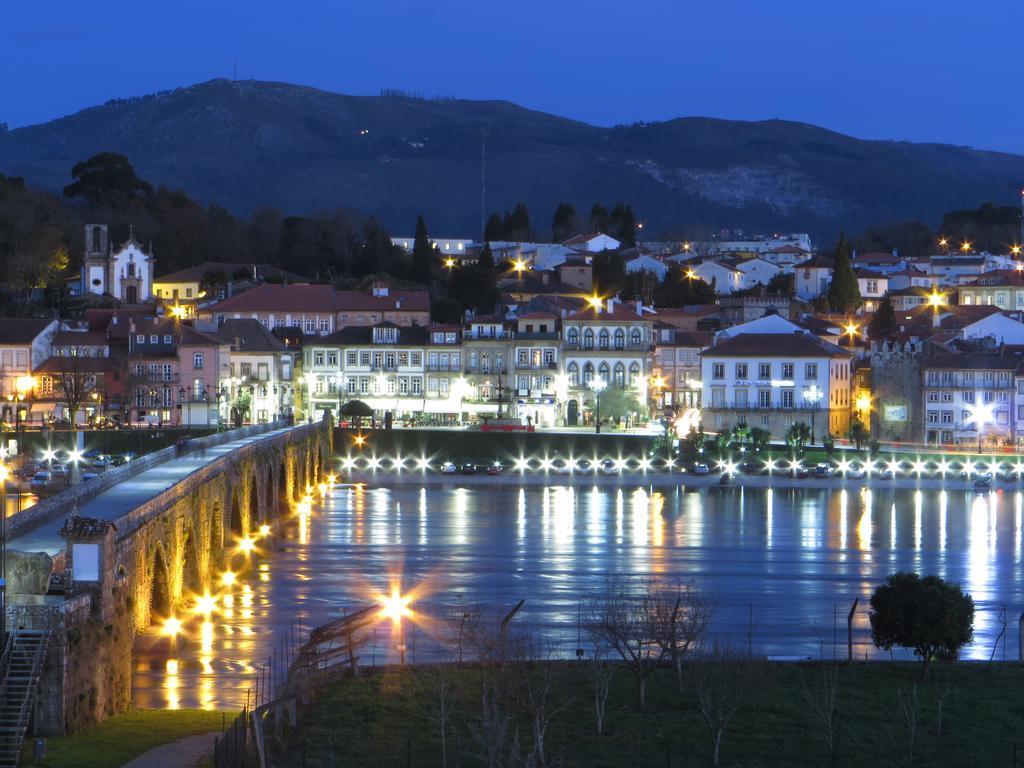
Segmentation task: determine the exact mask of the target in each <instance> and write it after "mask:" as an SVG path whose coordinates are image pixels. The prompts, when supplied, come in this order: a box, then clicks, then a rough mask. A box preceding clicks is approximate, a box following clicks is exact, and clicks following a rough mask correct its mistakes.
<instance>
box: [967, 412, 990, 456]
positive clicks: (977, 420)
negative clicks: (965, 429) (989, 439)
mask: <svg viewBox="0 0 1024 768" xmlns="http://www.w3.org/2000/svg"><path fill="white" fill-rule="evenodd" d="M992 422H993V418H992V404H991V403H975V404H974V405H969V406H967V423H968V424H974V428H975V429H976V430H978V453H981V439H982V437H983V434H984V431H985V427H986V426H988V425H989V424H991V423H992Z"/></svg>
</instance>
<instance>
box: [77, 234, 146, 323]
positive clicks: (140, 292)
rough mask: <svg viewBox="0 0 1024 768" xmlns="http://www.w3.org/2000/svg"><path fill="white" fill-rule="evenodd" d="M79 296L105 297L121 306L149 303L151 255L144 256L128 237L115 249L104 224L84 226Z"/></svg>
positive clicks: (135, 243) (142, 250)
mask: <svg viewBox="0 0 1024 768" xmlns="http://www.w3.org/2000/svg"><path fill="white" fill-rule="evenodd" d="M82 293H83V294H85V293H94V294H97V295H100V296H102V295H104V294H107V295H109V296H113V297H114V298H115V299H117V300H118V301H120V302H122V303H123V304H142V303H145V302H148V301H150V299H151V298H152V296H153V254H152V253H147V252H146V251H145V250H144V249H143V248H142V246H141V245H139V243H137V242H136V241H135V238H134V237H133V236H132V235H129V236H128V240H127V241H125V242H124V243H122V244H121V247H120V248H118V249H116V250H115V249H113V248H112V247H111V245H110V237H109V234H108V230H107V225H106V224H86V225H85V256H84V258H83V260H82Z"/></svg>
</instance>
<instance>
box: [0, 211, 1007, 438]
mask: <svg viewBox="0 0 1024 768" xmlns="http://www.w3.org/2000/svg"><path fill="white" fill-rule="evenodd" d="M394 242H395V243H396V244H398V245H401V246H402V247H406V248H411V246H412V238H405V239H403V238H395V240H394ZM435 244H436V245H437V246H438V249H439V251H440V252H441V253H442V254H444V255H445V258H448V254H451V258H452V259H453V262H452V266H451V267H450V268H453V269H457V268H460V267H459V266H458V264H461V263H462V262H464V261H472V260H474V259H475V258H476V257H477V256H478V255H479V252H480V249H481V248H482V244H481V243H479V242H476V241H473V240H470V239H458V238H451V239H440V238H439V239H437V240H436V241H435ZM491 247H492V251H493V252H494V254H495V257H496V258H498V259H503V258H504V259H508V260H509V263H510V264H511V265H512V269H511V270H510V272H509V274H508V275H506V276H505V277H504V278H503V279H502V280H501V281H500V282H499V286H498V287H499V291H500V294H501V305H500V306H498V307H496V308H495V312H494V314H486V315H485V314H478V315H475V316H474V315H472V314H468V315H467V316H466V317H465V319H464V321H463V322H460V323H456V324H452V325H445V324H438V323H435V322H434V321H433V319H432V317H431V312H430V308H431V305H430V296H429V295H428V293H427V292H426V291H424V290H398V289H396V288H395V287H394V286H393V285H391V284H389V283H388V282H386V281H377V282H375V283H373V284H372V285H370V286H369V287H368V288H366V289H365V290H338V289H336V288H334V287H332V286H330V285H322V284H314V283H312V282H310V281H309V280H308V279H307V278H304V277H302V276H301V275H297V274H295V273H291V272H288V271H286V270H281V269H279V268H276V267H273V266H271V265H260V264H239V265H233V264H230V263H208V264H198V265H195V266H193V267H190V268H188V269H185V270H180V271H178V272H176V273H172V274H169V275H163V276H156V274H155V273H156V271H157V270H156V265H157V264H158V261H157V255H156V254H154V253H153V252H152V249H151V248H147V247H143V246H142V245H141V244H139V243H138V242H136V240H135V239H134V238H132V237H130V238H129V240H128V241H126V242H124V243H122V244H120V245H117V244H114V243H112V242H110V240H109V237H108V230H107V229H106V227H105V226H104V225H89V227H87V229H86V246H85V248H86V250H85V253H84V254H83V265H84V266H83V270H82V274H81V278H80V285H79V292H80V293H81V294H83V295H86V294H91V295H93V296H97V297H102V298H104V299H106V300H107V301H108V302H109V301H111V300H112V301H113V303H114V306H116V307H117V308H110V304H109V303H108V304H107V306H106V307H103V306H96V307H95V308H94V309H88V310H86V312H85V315H84V316H83V318H81V319H76V320H65V321H57V320H52V319H50V320H47V319H40V320H13V321H6V322H5V323H4V324H0V409H2V419H3V421H5V422H7V423H17V422H19V421H21V422H24V423H29V424H32V423H49V422H51V421H54V420H59V419H71V418H74V419H75V421H76V422H77V423H86V422H97V423H99V422H100V421H104V422H112V423H121V424H133V425H142V426H149V425H152V426H159V425H164V426H166V425H171V426H174V425H191V426H209V427H213V426H223V425H231V424H248V423H262V422H270V421H273V420H275V419H278V418H298V419H314V418H322V417H323V416H324V415H325V414H328V413H330V414H331V415H332V416H336V415H337V413H338V411H339V409H341V408H342V407H343V406H344V404H345V403H346V402H348V401H350V400H361V401H363V402H365V403H366V404H367V405H368V406H369V407H370V408H371V410H372V411H373V412H374V414H375V415H374V419H373V421H374V422H376V423H378V424H393V425H399V426H400V425H403V424H413V423H416V424H439V425H460V424H461V425H464V424H477V423H481V422H483V421H484V420H487V419H492V418H496V417H499V416H500V417H502V418H506V419H513V420H515V421H517V422H518V423H520V424H521V425H523V426H529V427H531V428H537V429H550V428H577V429H578V428H591V427H593V425H594V420H595V418H596V413H597V410H598V407H599V404H600V403H601V402H602V398H609V397H611V394H613V393H614V392H615V391H616V390H618V391H621V393H622V394H623V396H624V398H625V402H627V403H630V405H629V406H628V411H627V413H626V414H625V415H624V416H623V418H622V422H623V423H624V424H625V423H628V424H633V425H639V424H642V423H643V421H644V420H645V419H648V418H655V419H658V418H666V419H669V420H671V421H673V422H674V423H676V424H677V425H678V427H679V428H681V429H684V430H685V429H688V428H690V427H691V426H695V425H698V424H699V425H701V426H702V427H703V429H704V430H706V431H707V432H709V433H714V432H717V431H720V430H723V429H728V428H732V427H734V426H738V425H748V426H759V427H761V428H764V429H767V430H768V431H769V432H770V433H771V434H772V435H773V436H774V437H775V438H777V439H781V438H782V437H783V436H784V434H785V432H786V430H787V429H788V428H789V426H790V425H792V424H793V423H794V422H796V421H804V422H806V423H807V424H808V426H809V427H812V431H813V433H814V435H813V439H814V440H815V441H820V440H821V439H822V438H823V437H824V436H825V435H826V434H832V435H835V436H838V437H843V436H845V435H846V433H847V432H848V430H849V427H850V425H851V424H852V423H853V421H854V420H861V421H862V422H864V423H865V424H866V425H868V426H869V427H870V429H871V431H872V432H873V433H874V434H875V435H876V436H877V437H878V438H879V439H882V440H901V441H919V442H921V443H925V442H931V443H933V444H934V443H941V444H953V445H967V444H969V443H970V442H972V441H973V442H977V441H978V439H979V437H980V439H981V441H982V443H983V444H986V445H989V444H991V445H997V444H1015V445H1024V368H1022V367H1021V356H1022V353H1024V317H1022V315H1024V278H1022V270H1021V269H1019V268H1018V267H1020V266H1021V263H1020V262H1018V261H1016V260H1014V259H1013V258H1012V257H1011V256H1002V255H991V254H973V253H961V252H954V253H942V254H933V255H925V256H918V257H903V256H901V255H900V254H898V253H896V252H885V253H864V254H856V253H854V254H852V255H851V265H852V266H853V268H854V269H855V276H856V279H857V282H858V287H859V289H860V292H861V296H862V298H863V301H864V303H863V306H862V307H861V309H860V310H859V311H858V313H857V314H856V315H855V316H853V317H844V318H836V317H834V316H828V315H818V314H816V313H815V311H814V309H813V307H812V306H811V302H813V301H814V300H815V299H816V298H818V297H820V296H822V295H823V294H825V293H827V290H828V286H829V283H830V281H831V274H832V263H831V261H830V260H828V259H825V258H822V257H820V256H817V255H815V252H814V248H813V246H812V244H811V242H810V238H808V237H807V236H805V235H789V236H780V237H772V238H760V239H759V238H754V239H746V240H744V239H742V238H740V239H734V240H729V239H728V238H725V237H721V238H713V239H711V240H708V241H706V242H703V243H698V242H689V243H682V244H679V243H675V244H673V243H650V244H645V243H639V244H638V245H637V246H636V247H635V248H630V249H623V248H622V244H621V243H619V242H618V241H617V240H615V239H614V238H610V237H608V236H607V235H605V234H602V233H591V234H586V235H580V236H577V237H574V238H571V239H570V240H567V241H565V242H563V243H491ZM604 250H620V251H621V253H622V254H624V265H625V268H626V270H627V271H628V272H640V271H646V272H648V273H650V275H651V276H652V278H653V279H654V280H660V279H663V278H664V276H665V274H666V273H667V270H668V265H669V264H671V263H672V262H679V263H681V264H683V265H684V269H685V270H686V274H687V279H698V278H699V279H705V280H707V281H708V282H709V283H710V284H712V285H713V286H714V288H715V290H716V292H717V294H718V295H717V297H716V299H715V300H714V303H709V304H705V305H699V306H697V305H695V306H686V307H652V306H645V305H643V304H641V303H637V302H633V301H624V300H621V299H619V298H618V297H609V296H597V295H595V292H594V289H593V263H592V262H593V257H594V255H595V254H597V253H600V252H601V251H604ZM779 274H792V275H793V287H794V294H795V295H794V296H793V297H792V298H790V297H787V296H784V295H774V294H766V293H765V292H763V291H762V292H761V293H758V292H757V288H758V287H759V286H762V287H763V286H767V285H768V284H769V283H770V282H771V281H772V279H773V278H774V277H776V276H777V275H779ZM737 294H739V295H737ZM885 298H889V299H891V300H892V302H893V307H894V310H895V314H896V323H897V330H896V332H895V334H894V335H893V338H892V339H891V340H889V341H887V342H886V345H880V344H879V343H874V344H872V343H870V342H868V341H867V334H866V328H867V324H868V321H869V320H870V316H871V313H872V312H873V311H874V310H876V309H877V307H878V305H879V304H880V302H881V301H882V300H883V299H885ZM851 327H852V328H853V330H852V331H850V330H849V329H850V328H851ZM883 346H884V350H883ZM982 363H984V365H982ZM979 366H980V367H979ZM69 373H73V374H74V375H76V376H81V377H83V379H84V381H85V382H86V387H87V397H86V398H85V402H84V403H82V405H81V406H80V409H79V411H78V413H76V414H71V413H69V412H68V408H67V404H66V399H67V398H66V397H64V395H63V393H62V390H61V381H62V379H65V378H66V377H67V376H68V375H69ZM990 385H991V386H990ZM972 398H973V400H972ZM614 399H615V400H616V401H620V402H621V401H623V398H622V397H616V398H614ZM975 404H980V406H982V407H983V409H984V410H983V412H982V413H980V414H979V413H977V412H975V411H972V406H974V405H975ZM988 406H991V412H989V410H988ZM604 415H605V416H607V414H604ZM979 415H980V416H982V417H984V418H983V419H982V421H981V422H980V427H979V421H978V418H977V417H978V416H979Z"/></svg>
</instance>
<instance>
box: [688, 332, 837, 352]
mask: <svg viewBox="0 0 1024 768" xmlns="http://www.w3.org/2000/svg"><path fill="white" fill-rule="evenodd" d="M777 355H786V356H787V357H849V356H850V353H849V352H848V351H846V350H844V349H841V348H840V347H837V346H836V345H835V344H829V343H828V342H827V341H824V340H822V339H819V338H818V337H816V336H814V335H812V334H809V333H803V332H799V333H796V332H794V333H741V334H740V335H739V336H733V337H732V338H731V339H725V340H723V341H720V342H718V343H717V344H715V345H714V346H713V347H712V348H711V349H709V350H708V351H707V356H709V357H751V356H755V357H756V356H760V357H765V356H769V357H771V356H777Z"/></svg>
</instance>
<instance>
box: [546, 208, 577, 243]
mask: <svg viewBox="0 0 1024 768" xmlns="http://www.w3.org/2000/svg"><path fill="white" fill-rule="evenodd" d="M579 233H580V222H579V219H578V218H577V217H576V209H575V208H573V207H572V205H570V204H569V203H559V204H558V207H557V208H556V209H555V216H554V220H553V221H552V222H551V240H552V241H553V242H556V243H564V242H565V241H566V240H568V239H569V238H570V237H575V236H576V235H578V234H579Z"/></svg>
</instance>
